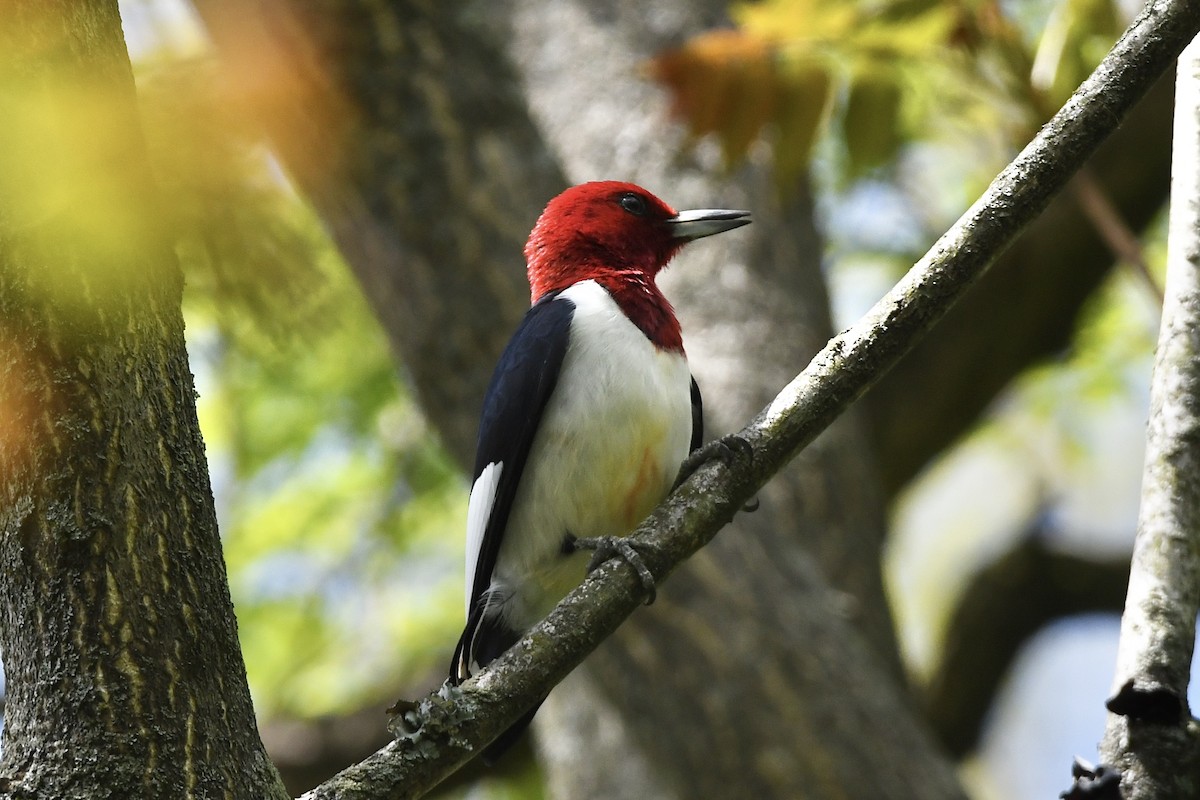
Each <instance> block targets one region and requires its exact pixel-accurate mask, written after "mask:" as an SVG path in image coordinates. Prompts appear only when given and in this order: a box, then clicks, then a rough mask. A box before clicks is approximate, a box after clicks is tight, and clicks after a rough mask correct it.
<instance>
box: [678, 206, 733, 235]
mask: <svg viewBox="0 0 1200 800" xmlns="http://www.w3.org/2000/svg"><path fill="white" fill-rule="evenodd" d="M750 222H751V220H750V212H749V211H730V210H729V209H725V208H697V209H695V210H693V211H680V212H679V213H678V214H676V215H675V216H674V217H672V218H671V219H669V220H667V225H668V226H670V229H671V235H672V236H674V237H675V238H676V239H683V240H684V241H687V242H690V241H691V240H692V239H700V238H703V237H705V236H712V235H713V234H714V233H723V232H725V231H731V230H733V229H734V228H740V227H742V226H743V225H749V224H750Z"/></svg>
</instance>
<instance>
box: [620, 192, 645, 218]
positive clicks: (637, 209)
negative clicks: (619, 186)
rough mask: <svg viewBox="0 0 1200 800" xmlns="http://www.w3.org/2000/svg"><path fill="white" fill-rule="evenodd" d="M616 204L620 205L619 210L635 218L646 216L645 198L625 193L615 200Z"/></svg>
mask: <svg viewBox="0 0 1200 800" xmlns="http://www.w3.org/2000/svg"><path fill="white" fill-rule="evenodd" d="M617 202H618V203H620V204H621V208H623V209H625V210H626V211H628V212H629V213H630V214H633V215H634V216H635V217H644V216H646V198H644V197H642V196H641V195H637V194H634V193H633V192H626V193H625V194H623V195H621V196H620V197H619V198H617Z"/></svg>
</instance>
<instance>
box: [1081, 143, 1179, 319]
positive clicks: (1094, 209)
mask: <svg viewBox="0 0 1200 800" xmlns="http://www.w3.org/2000/svg"><path fill="white" fill-rule="evenodd" d="M1071 190H1072V192H1073V193H1074V194H1075V199H1076V200H1078V201H1079V207H1080V208H1081V209H1082V210H1083V213H1084V216H1086V217H1087V218H1088V220H1089V221H1090V222H1091V223H1092V227H1094V228H1095V229H1096V232H1097V233H1099V234H1100V238H1101V239H1103V240H1104V243H1105V244H1106V245H1108V249H1109V250H1111V251H1112V254H1113V256H1114V257H1116V258H1117V259H1118V260H1120V261H1122V262H1124V263H1125V264H1128V265H1129V266H1130V268H1132V269H1133V271H1134V272H1135V273H1136V274H1137V275H1138V277H1139V278H1141V280H1142V283H1143V284H1144V285H1145V286H1146V288H1147V289H1148V290H1149V291H1150V293H1151V294H1153V295H1154V299H1155V300H1157V301H1158V305H1160V306H1161V305H1162V302H1163V289H1162V287H1161V286H1159V285H1158V279H1157V278H1155V277H1154V273H1152V272H1151V271H1150V265H1149V264H1147V263H1146V257H1145V254H1144V253H1143V252H1142V243H1141V242H1140V241H1138V238H1137V236H1136V235H1134V233H1133V231H1131V230H1130V229H1129V226H1128V225H1127V224H1125V220H1124V219H1122V218H1121V214H1120V212H1118V211H1117V209H1116V208H1115V207H1113V204H1112V200H1110V199H1109V197H1108V193H1107V192H1105V191H1104V187H1103V186H1101V185H1100V184H1099V183H1098V182H1097V181H1096V176H1095V175H1094V174H1093V173H1092V171H1091V170H1090V169H1088V168H1087V167H1084V168H1083V169H1081V170H1079V172H1078V173H1077V174H1076V175H1075V179H1074V180H1072V181H1071Z"/></svg>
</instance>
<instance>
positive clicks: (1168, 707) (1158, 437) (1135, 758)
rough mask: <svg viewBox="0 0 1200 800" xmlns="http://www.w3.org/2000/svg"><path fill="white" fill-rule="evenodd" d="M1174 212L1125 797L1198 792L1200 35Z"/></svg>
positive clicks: (1189, 80)
mask: <svg viewBox="0 0 1200 800" xmlns="http://www.w3.org/2000/svg"><path fill="white" fill-rule="evenodd" d="M1175 102H1176V113H1175V135H1174V141H1173V144H1172V148H1173V153H1174V159H1175V160H1174V165H1173V167H1172V171H1171V179H1172V182H1171V216H1170V224H1169V229H1168V233H1167V280H1166V286H1165V294H1166V299H1165V302H1164V303H1163V314H1162V323H1161V327H1160V330H1159V338H1158V349H1157V352H1156V354H1155V359H1154V377H1153V380H1152V382H1151V388H1150V422H1149V425H1148V427H1147V434H1146V461H1145V468H1144V470H1143V477H1142V498H1141V509H1140V511H1139V518H1138V533H1137V538H1136V539H1135V540H1134V547H1133V562H1132V564H1131V565H1130V575H1129V593H1128V595H1127V596H1126V600H1125V614H1124V615H1123V617H1122V619H1121V640H1120V647H1119V649H1118V651H1117V674H1116V680H1115V684H1116V686H1118V687H1119V688H1118V691H1117V693H1116V695H1115V696H1114V697H1113V698H1112V699H1111V700H1109V702H1108V710H1109V711H1111V712H1112V714H1111V715H1110V716H1109V719H1108V728H1107V730H1106V732H1105V741H1104V745H1103V752H1104V757H1105V760H1106V761H1108V762H1109V763H1110V764H1112V765H1113V766H1115V767H1118V768H1119V769H1120V770H1122V772H1123V773H1124V778H1123V780H1122V788H1123V789H1124V791H1125V797H1128V798H1137V799H1138V800H1141V799H1142V798H1145V799H1146V800H1151V799H1153V798H1196V797H1200V780H1198V779H1197V768H1198V767H1200V736H1198V735H1197V728H1196V726H1195V723H1194V721H1193V720H1192V719H1191V718H1190V714H1189V713H1188V707H1187V687H1188V679H1189V677H1190V674H1191V664H1192V651H1193V647H1194V645H1195V639H1196V614H1197V612H1198V611H1200V39H1196V40H1195V41H1194V42H1193V43H1192V45H1191V46H1190V47H1188V48H1187V50H1185V51H1184V54H1183V56H1182V57H1181V58H1180V59H1179V70H1178V79H1177V84H1176V94H1175Z"/></svg>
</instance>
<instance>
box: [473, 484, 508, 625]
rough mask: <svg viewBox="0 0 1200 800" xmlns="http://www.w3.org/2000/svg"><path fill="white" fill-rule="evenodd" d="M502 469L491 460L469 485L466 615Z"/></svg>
mask: <svg viewBox="0 0 1200 800" xmlns="http://www.w3.org/2000/svg"><path fill="white" fill-rule="evenodd" d="M503 470H504V462H502V461H493V462H492V463H491V464H488V465H487V466H486V467H484V468H483V472H481V473H479V477H478V478H476V479H475V483H474V485H473V486H471V499H470V500H469V501H468V502H467V580H466V606H467V617H470V616H471V593H472V589H474V586H473V584H474V583H475V566H476V564H477V563H478V561H479V551H480V550H481V549H483V533H484V531H486V530H487V524H488V519H489V518H490V517H491V516H492V508H493V507H494V506H495V505H496V487H497V486H499V485H500V473H501V472H502V471H503Z"/></svg>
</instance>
